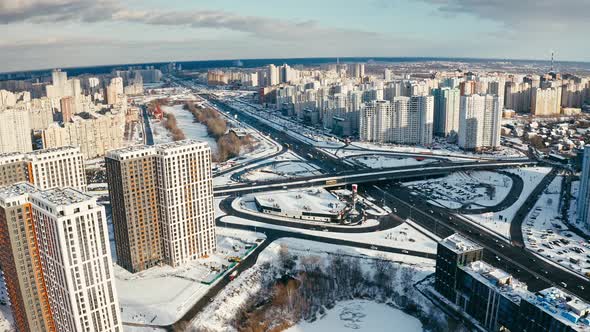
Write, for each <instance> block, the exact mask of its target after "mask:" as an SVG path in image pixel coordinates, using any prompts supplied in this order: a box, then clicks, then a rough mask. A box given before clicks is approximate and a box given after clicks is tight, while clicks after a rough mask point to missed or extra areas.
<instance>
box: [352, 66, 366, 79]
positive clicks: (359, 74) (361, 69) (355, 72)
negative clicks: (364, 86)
mask: <svg viewBox="0 0 590 332" xmlns="http://www.w3.org/2000/svg"><path fill="white" fill-rule="evenodd" d="M352 77H354V78H361V79H362V78H363V77H365V64H364V63H355V64H354V65H352Z"/></svg>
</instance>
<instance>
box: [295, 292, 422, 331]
mask: <svg viewBox="0 0 590 332" xmlns="http://www.w3.org/2000/svg"><path fill="white" fill-rule="evenodd" d="M342 331H351V332H352V331H363V332H382V331H387V332H422V331H423V329H422V323H420V321H419V320H418V319H417V318H415V317H412V316H410V315H408V314H406V313H404V312H403V311H401V310H399V309H395V308H392V307H390V306H388V305H386V304H382V303H376V302H373V301H366V300H352V301H343V302H339V303H337V304H336V306H335V307H334V308H332V309H330V310H328V311H327V312H326V315H325V316H324V317H323V318H320V319H318V320H316V321H315V322H312V323H308V322H303V323H299V324H297V325H295V326H293V327H291V328H289V329H287V330H286V332H342Z"/></svg>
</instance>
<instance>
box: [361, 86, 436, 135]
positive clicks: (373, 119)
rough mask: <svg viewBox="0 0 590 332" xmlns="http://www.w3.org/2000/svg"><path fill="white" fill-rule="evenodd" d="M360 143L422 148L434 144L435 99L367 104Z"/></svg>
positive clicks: (427, 97) (364, 107)
mask: <svg viewBox="0 0 590 332" xmlns="http://www.w3.org/2000/svg"><path fill="white" fill-rule="evenodd" d="M359 126H360V129H359V132H360V139H361V141H369V142H381V143H398V144H420V145H428V144H431V143H432V136H433V130H434V97H433V96H414V97H394V99H393V102H390V101H383V100H378V101H373V102H370V103H366V104H365V105H364V106H363V108H362V110H361V112H360V125H359Z"/></svg>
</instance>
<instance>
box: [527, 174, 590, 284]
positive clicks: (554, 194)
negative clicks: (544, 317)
mask: <svg viewBox="0 0 590 332" xmlns="http://www.w3.org/2000/svg"><path fill="white" fill-rule="evenodd" d="M562 181H563V178H562V177H561V176H558V177H556V178H555V179H554V180H553V181H552V182H551V184H550V185H549V186H548V187H547V189H546V190H545V192H544V193H543V195H542V196H541V197H540V198H539V200H538V201H537V204H535V206H534V208H533V209H532V210H531V212H530V213H529V214H528V215H527V217H526V219H525V222H524V223H523V229H522V230H523V236H524V239H525V243H526V246H527V248H529V249H530V250H533V251H535V252H537V253H538V254H539V255H541V256H543V257H545V258H547V259H549V260H551V261H553V262H556V263H558V264H560V265H562V266H564V267H565V268H567V269H570V270H572V271H575V272H577V273H581V274H585V273H586V272H590V261H589V260H588V257H587V256H586V255H587V253H590V244H588V243H587V242H586V241H584V239H583V238H581V237H579V236H578V235H576V234H575V233H573V232H570V231H568V230H567V226H566V225H565V224H564V223H563V222H562V220H561V211H560V208H561V206H560V193H561V183H562Z"/></svg>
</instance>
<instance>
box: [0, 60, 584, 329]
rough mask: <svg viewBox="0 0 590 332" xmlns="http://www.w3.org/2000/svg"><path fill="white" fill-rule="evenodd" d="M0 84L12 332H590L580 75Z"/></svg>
mask: <svg viewBox="0 0 590 332" xmlns="http://www.w3.org/2000/svg"><path fill="white" fill-rule="evenodd" d="M305 63H306V64H305V65H304V64H302V63H297V62H296V61H291V62H290V64H280V63H270V62H269V63H268V64H266V65H263V66H262V67H261V66H249V65H248V63H247V62H242V61H236V62H235V63H234V64H233V65H231V66H224V67H206V66H204V65H203V64H200V65H198V66H195V65H194V63H190V62H187V63H169V64H168V63H167V64H157V65H137V66H112V67H100V68H85V69H76V70H75V72H76V73H77V74H76V75H75V76H68V73H67V72H66V71H65V70H60V69H55V70H52V71H36V72H28V73H10V74H1V75H0V246H1V248H2V251H1V252H0V266H1V271H2V274H1V282H0V284H1V287H0V314H1V317H0V330H5V331H21V332H23V331H59V332H70V331H112V332H116V331H146V332H147V331H281V330H286V331H290V332H298V331H319V330H320V329H322V330H325V329H328V330H334V331H341V330H343V329H346V328H352V329H359V330H370V327H372V328H373V330H375V331H380V330H388V326H390V324H395V325H397V326H400V328H401V327H403V329H402V330H403V331H529V332H538V331H548V332H565V331H590V145H588V147H586V144H587V143H590V131H589V130H590V115H589V113H590V68H585V67H583V66H574V65H568V64H567V63H562V64H559V65H557V64H555V62H554V61H551V62H542V63H535V64H527V65H525V64H523V63H521V62H518V63H511V62H508V61H502V62H496V61H491V60H480V61H470V62H461V61H459V60H457V61H449V60H439V61H425V60H419V61H414V62H408V61H404V62H386V61H366V62H362V63H360V62H358V61H351V60H350V59H334V60H333V61H331V62H329V63H327V62H324V63H321V64H313V63H311V62H309V61H308V62H305Z"/></svg>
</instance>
